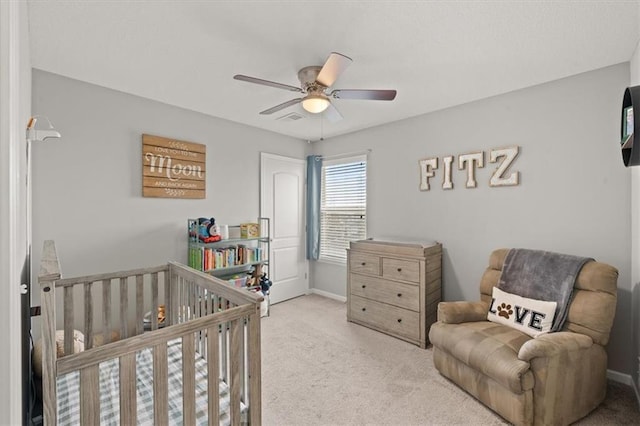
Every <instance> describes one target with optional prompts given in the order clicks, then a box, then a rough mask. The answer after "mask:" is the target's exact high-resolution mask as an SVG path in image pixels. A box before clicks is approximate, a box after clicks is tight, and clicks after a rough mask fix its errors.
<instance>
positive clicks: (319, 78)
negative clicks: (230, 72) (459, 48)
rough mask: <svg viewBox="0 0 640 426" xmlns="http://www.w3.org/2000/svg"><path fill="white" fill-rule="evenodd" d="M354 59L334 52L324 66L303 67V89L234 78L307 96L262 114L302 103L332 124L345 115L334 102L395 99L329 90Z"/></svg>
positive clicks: (384, 93)
mask: <svg viewBox="0 0 640 426" xmlns="http://www.w3.org/2000/svg"><path fill="white" fill-rule="evenodd" d="M351 62H352V59H351V58H349V57H347V56H345V55H342V54H340V53H336V52H332V53H331V54H330V55H329V57H328V58H327V60H326V62H325V63H324V65H323V66H317V65H314V66H309V67H304V68H302V69H301V70H300V71H298V79H299V80H300V87H296V86H290V85H288V84H283V83H276V82H275V81H269V80H263V79H260V78H255V77H249V76H246V75H242V74H236V75H234V76H233V78H234V79H236V80H240V81H246V82H249V83H255V84H262V85H264V86H271V87H275V88H278V89H284V90H289V91H291V92H298V93H302V94H304V95H305V96H304V97H301V98H296V99H291V100H290V101H287V102H283V103H281V104H279V105H276V106H274V107H271V108H269V109H265V110H264V111H261V112H260V114H263V115H268V114H273V113H274V112H277V111H280V110H282V109H285V108H288V107H290V106H292V105H295V104H297V103H302V107H303V108H304V109H305V110H306V111H308V112H310V113H313V114H319V113H321V112H325V115H326V117H327V118H328V119H329V120H330V121H338V120H340V119H342V115H341V114H340V112H339V111H338V110H337V109H336V107H335V106H334V105H333V104H332V102H331V99H358V100H376V101H392V100H394V99H395V97H396V91H395V90H362V89H333V90H330V88H331V86H333V83H335V81H336V80H337V79H338V77H339V76H340V74H342V73H343V72H344V70H345V69H347V67H348V66H349V65H350V64H351Z"/></svg>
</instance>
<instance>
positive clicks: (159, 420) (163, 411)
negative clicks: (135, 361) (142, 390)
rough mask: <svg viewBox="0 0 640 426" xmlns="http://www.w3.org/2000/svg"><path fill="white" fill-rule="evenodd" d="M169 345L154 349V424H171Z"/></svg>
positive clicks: (163, 344)
mask: <svg viewBox="0 0 640 426" xmlns="http://www.w3.org/2000/svg"><path fill="white" fill-rule="evenodd" d="M167 370H168V364H167V344H166V343H160V344H159V345H156V346H155V347H154V349H153V410H154V413H153V418H154V424H157V425H166V424H169V400H168V395H167V393H168V391H167V380H168V378H167V377H168V373H167Z"/></svg>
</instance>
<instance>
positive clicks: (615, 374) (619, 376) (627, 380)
mask: <svg viewBox="0 0 640 426" xmlns="http://www.w3.org/2000/svg"><path fill="white" fill-rule="evenodd" d="M607 379H609V380H613V381H614V382H618V383H622V384H623V385H627V386H633V379H632V378H631V375H629V374H624V373H621V372H619V371H615V370H607Z"/></svg>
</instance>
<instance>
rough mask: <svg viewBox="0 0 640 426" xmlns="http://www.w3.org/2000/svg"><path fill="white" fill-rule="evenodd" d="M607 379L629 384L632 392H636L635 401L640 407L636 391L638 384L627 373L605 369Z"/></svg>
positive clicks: (639, 397)
mask: <svg viewBox="0 0 640 426" xmlns="http://www.w3.org/2000/svg"><path fill="white" fill-rule="evenodd" d="M607 379H609V380H613V381H614V382H618V383H622V384H623V385H627V386H631V388H633V392H634V393H635V394H636V402H637V403H638V407H640V392H639V391H638V386H637V385H636V382H635V380H633V378H632V377H631V375H629V374H623V373H620V372H619V371H614V370H607Z"/></svg>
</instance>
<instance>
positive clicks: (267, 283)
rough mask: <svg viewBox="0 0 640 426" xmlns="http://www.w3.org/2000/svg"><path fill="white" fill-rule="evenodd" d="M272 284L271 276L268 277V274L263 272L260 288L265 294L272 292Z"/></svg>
mask: <svg viewBox="0 0 640 426" xmlns="http://www.w3.org/2000/svg"><path fill="white" fill-rule="evenodd" d="M272 285H273V283H272V282H271V280H270V279H269V277H267V274H266V273H265V274H262V277H261V278H260V290H261V291H262V294H264V295H265V296H266V295H268V294H269V293H270V291H269V289H270V288H271V286H272Z"/></svg>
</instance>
